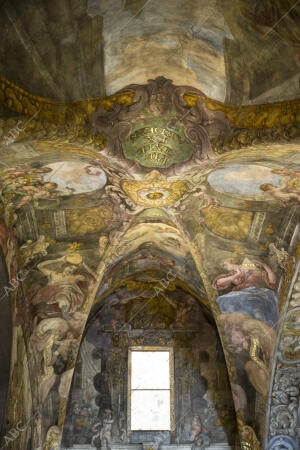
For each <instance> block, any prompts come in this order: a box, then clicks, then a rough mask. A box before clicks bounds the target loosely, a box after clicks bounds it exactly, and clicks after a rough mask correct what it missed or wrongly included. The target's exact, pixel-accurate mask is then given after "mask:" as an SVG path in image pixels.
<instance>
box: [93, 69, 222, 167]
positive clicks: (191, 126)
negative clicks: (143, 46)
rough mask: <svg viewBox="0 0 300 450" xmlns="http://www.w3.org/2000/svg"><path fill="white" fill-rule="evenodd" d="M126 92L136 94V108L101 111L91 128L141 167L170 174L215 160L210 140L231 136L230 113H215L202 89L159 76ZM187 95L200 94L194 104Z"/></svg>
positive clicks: (110, 149)
mask: <svg viewBox="0 0 300 450" xmlns="http://www.w3.org/2000/svg"><path fill="white" fill-rule="evenodd" d="M122 92H124V93H125V92H127V93H128V92H130V93H132V94H133V103H132V104H131V105H129V106H128V105H121V104H118V105H115V107H114V108H113V109H112V110H110V111H107V110H105V109H104V108H103V107H102V106H99V107H98V109H97V111H96V112H95V113H94V114H92V116H91V119H90V123H91V125H92V129H93V131H94V132H95V133H100V134H102V135H104V136H105V137H106V151H108V152H109V153H111V154H113V155H118V156H120V157H125V158H126V159H127V160H132V161H134V162H135V163H137V164H138V165H139V166H140V167H142V168H158V169H165V170H167V169H168V168H170V167H171V166H173V167H177V166H178V165H181V164H183V163H187V162H192V161H193V164H195V162H197V163H201V162H204V161H207V160H211V159H214V153H213V151H212V147H211V143H210V139H211V138H216V137H218V136H220V135H224V134H225V135H226V134H229V133H230V126H229V123H228V120H227V119H226V117H225V114H224V113H223V112H222V111H210V110H209V109H208V108H207V107H206V105H205V102H204V101H203V97H205V95H204V94H203V93H202V92H200V91H198V90H197V89H194V88H191V87H188V86H174V85H173V83H172V81H171V80H168V79H166V78H164V77H157V78H156V79H155V80H149V82H148V84H146V85H134V84H133V85H129V86H126V87H125V88H124V89H122V90H121V91H119V92H118V93H117V94H118V95H120V94H122ZM186 93H194V94H198V95H199V100H198V101H197V102H196V103H195V105H193V106H188V105H187V103H186V101H185V100H184V95H185V94H186ZM200 96H201V98H200ZM185 166H186V164H185Z"/></svg>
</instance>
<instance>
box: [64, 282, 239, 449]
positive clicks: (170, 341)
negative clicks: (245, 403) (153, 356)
mask: <svg viewBox="0 0 300 450" xmlns="http://www.w3.org/2000/svg"><path fill="white" fill-rule="evenodd" d="M132 294H133V293H132V292H127V291H126V289H124V288H122V289H120V290H119V291H116V292H115V293H113V294H111V295H110V296H109V297H107V298H106V299H105V300H103V301H102V302H101V303H100V304H98V305H96V306H95V307H94V309H93V311H92V313H91V314H90V317H89V321H88V324H87V327H86V330H85V336H84V339H83V341H82V344H81V347H80V352H79V357H78V360H77V364H76V368H75V373H74V377H73V382H72V387H71V393H70V397H69V402H68V406H67V420H66V422H65V426H64V433H63V447H62V448H66V449H67V448H74V446H75V448H80V446H87V445H90V446H91V448H96V449H98V448H108V447H110V448H122V447H124V446H125V445H126V447H127V446H128V445H130V446H131V445H132V446H133V447H136V446H137V444H142V443H143V444H145V443H154V444H155V445H157V446H158V445H171V444H177V445H178V444H182V445H188V446H189V447H190V448H191V447H192V446H196V447H197V448H200V449H204V448H207V447H209V446H213V445H214V444H219V445H220V444H224V445H226V444H232V443H233V442H234V440H235V436H236V430H235V413H234V406H233V402H232V396H231V391H230V387H229V384H228V378H227V371H226V365H225V359H224V355H223V351H222V347H221V343H220V340H219V337H218V333H217V330H216V327H215V325H214V323H213V321H212V320H211V317H210V315H209V313H207V311H206V310H205V308H204V307H203V306H202V305H201V303H200V302H199V301H198V300H197V299H195V298H193V297H192V296H191V295H189V294H187V293H186V292H184V291H183V290H181V289H180V288H176V289H175V290H174V291H173V292H168V293H167V294H165V293H162V294H161V295H158V296H155V297H152V298H146V299H145V298H141V297H139V296H138V295H137V296H134V295H132ZM137 348H139V349H145V348H147V349H151V350H152V351H155V350H164V349H165V351H169V349H171V353H170V358H171V359H172V361H171V365H172V370H173V375H172V376H173V381H174V384H173V385H172V389H173V394H172V395H173V396H172V397H171V404H170V415H171V419H170V420H171V425H170V426H168V427H166V428H168V429H166V430H153V431H151V430H149V429H147V430H134V431H133V430H131V427H130V420H129V418H130V416H129V415H130V398H129V397H130V395H128V393H129V392H130V389H128V387H129V386H130V375H131V372H130V365H129V360H128V355H129V352H130V350H132V349H137ZM145 367H146V365H145ZM170 367H171V366H170ZM146 370H147V372H148V373H146V374H145V378H147V380H150V381H151V379H155V376H154V374H153V377H151V376H150V377H149V371H150V372H151V367H150V368H149V367H147V368H146ZM147 382H148V381H147ZM171 384H172V383H171ZM138 388H139V386H138ZM158 405H159V403H158ZM148 408H151V405H149V404H147V402H146V401H144V402H143V404H142V405H140V411H141V414H143V411H145V414H147V409H148ZM148 411H149V410H148ZM149 414H150V413H149ZM149 417H150V415H149ZM147 428H149V427H147ZM82 448H86V447H82ZM88 448H90V447H88ZM212 448H213V447H212ZM218 448H221V447H219V446H218ZM224 448H225V447H224ZM226 448H227V447H226ZM228 448H229V447H228Z"/></svg>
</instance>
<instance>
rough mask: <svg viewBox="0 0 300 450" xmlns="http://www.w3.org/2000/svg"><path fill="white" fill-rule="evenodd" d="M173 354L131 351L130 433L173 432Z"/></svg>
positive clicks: (155, 350) (168, 350)
mask: <svg viewBox="0 0 300 450" xmlns="http://www.w3.org/2000/svg"><path fill="white" fill-rule="evenodd" d="M172 359H173V351H172V348H170V347H157V348H155V347H131V348H130V350H129V405H128V406H129V410H128V412H129V418H130V423H131V427H130V428H131V430H132V431H136V430H144V431H154V430H171V423H172V413H173V412H172V404H173V402H172V396H173V362H172Z"/></svg>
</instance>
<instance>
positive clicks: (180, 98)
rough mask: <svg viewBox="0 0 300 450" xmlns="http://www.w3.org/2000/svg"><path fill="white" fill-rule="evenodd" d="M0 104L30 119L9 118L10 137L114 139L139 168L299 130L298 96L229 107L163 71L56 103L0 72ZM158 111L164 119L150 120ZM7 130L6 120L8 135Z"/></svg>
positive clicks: (269, 139)
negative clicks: (99, 94)
mask: <svg viewBox="0 0 300 450" xmlns="http://www.w3.org/2000/svg"><path fill="white" fill-rule="evenodd" d="M0 103H2V104H3V105H5V106H6V107H8V108H9V109H11V110H13V111H15V112H16V113H18V114H20V115H21V116H25V117H26V116H27V117H30V119H28V122H26V119H24V120H21V121H18V122H16V123H17V124H19V122H21V124H20V129H21V131H20V130H18V133H17V138H16V136H14V139H13V141H16V140H19V138H20V139H23V138H26V137H28V136H30V135H34V136H35V134H36V133H37V134H38V135H41V136H44V135H45V134H46V135H47V136H50V135H51V134H53V137H54V138H57V137H59V138H61V137H62V136H64V135H66V138H65V139H66V140H69V141H72V142H74V141H78V142H84V143H85V144H86V143H88V144H95V145H97V146H99V145H100V146H101V145H103V143H104V142H105V141H106V142H107V145H108V147H109V148H114V149H115V148H116V147H118V146H119V147H120V145H121V142H122V145H123V147H124V148H123V150H124V154H125V157H127V158H129V159H133V160H139V163H140V164H141V165H144V166H146V167H157V168H164V167H168V165H170V164H174V163H176V162H177V163H178V158H179V159H180V156H179V155H180V154H182V153H184V152H185V153H186V155H185V159H186V160H187V159H189V157H190V156H191V155H188V154H189V152H191V144H192V145H193V146H194V148H195V149H196V152H195V155H196V157H198V158H199V155H200V156H201V155H202V156H201V158H203V157H204V158H206V157H209V156H210V157H213V155H214V153H215V154H223V153H226V152H229V151H231V150H236V149H239V148H243V147H247V146H249V145H253V144H256V143H258V142H264V143H271V142H278V141H281V140H283V141H289V140H290V139H294V138H295V137H297V136H299V135H300V126H299V124H300V99H295V100H289V101H283V102H275V103H267V104H261V105H238V106H236V105H229V104H225V103H222V102H219V101H217V100H214V99H211V98H208V97H206V96H205V94H204V93H202V92H201V91H199V90H197V89H194V88H191V87H189V86H174V85H173V84H172V82H171V80H167V79H165V78H164V77H158V78H157V79H155V80H149V83H148V84H146V85H129V86H127V87H125V88H124V89H122V90H121V91H119V92H117V93H116V94H114V95H111V96H108V97H105V98H96V99H87V100H82V101H75V102H69V103H68V102H66V103H63V102H56V101H54V100H51V99H47V98H43V97H39V96H35V95H32V94H30V93H29V92H27V91H25V90H24V89H22V88H21V87H19V86H17V85H16V84H14V83H12V82H11V81H9V80H7V79H6V78H4V77H2V76H0ZM145 108H146V109H147V108H148V113H147V114H146V116H145V117H144V121H145V124H144V127H143V126H139V125H138V124H137V117H138V116H139V113H141V114H142V116H143V111H144V110H145ZM171 112H172V113H171ZM149 113H150V114H152V116H151V117H152V119H151V117H150V114H149ZM159 116H161V119H164V123H162V121H159V120H156V119H157V118H158V117H159ZM153 117H155V118H156V119H155V120H154V121H153ZM150 119H151V120H152V122H151V120H150ZM12 120H14V119H7V121H12ZM29 121H30V122H31V123H30V124H29ZM90 125H91V126H92V128H94V130H93V131H91V126H90ZM57 126H59V127H60V130H59V132H58V130H57V129H56V127H57ZM51 127H52V128H51ZM4 128H6V127H5V126H4ZM12 128H14V126H11V125H8V133H11V129H12ZM151 130H152V131H151ZM43 133H44V135H43ZM186 138H187V140H186ZM7 140H11V137H10V136H8V138H7ZM176 146H177V147H178V152H177V153H178V154H177V153H176V151H175V152H174V150H173V152H172V155H171V156H172V157H170V148H172V149H174V148H175V147H176ZM189 147H190V148H189ZM174 158H175V159H174ZM173 159H174V161H173ZM153 163H155V164H154V165H153ZM149 164H150V166H149Z"/></svg>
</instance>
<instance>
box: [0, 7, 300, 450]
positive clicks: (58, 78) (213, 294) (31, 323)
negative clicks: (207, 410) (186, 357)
mask: <svg viewBox="0 0 300 450" xmlns="http://www.w3.org/2000/svg"><path fill="white" fill-rule="evenodd" d="M0 8H1V15H0V36H1V42H2V46H1V50H0V55H1V57H0V74H1V78H0V135H1V136H0V145H1V150H0V152H1V153H0V169H1V172H0V183H1V203H2V206H1V213H2V220H1V235H0V238H1V248H2V253H1V254H0V256H1V258H2V260H3V265H6V269H3V273H4V272H5V274H4V275H3V277H2V280H1V282H2V291H3V292H4V296H5V295H6V296H7V292H9V295H10V296H11V297H10V298H11V302H10V303H9V302H8V301H5V302H3V315H2V316H1V323H2V328H3V330H4V331H2V332H1V333H2V336H3V339H5V340H6V342H7V343H8V345H7V347H6V348H5V351H4V352H3V355H2V356H3V360H5V361H6V362H5V369H4V372H5V374H6V375H5V374H4V375H3V383H2V384H3V386H4V388H3V389H2V390H3V394H2V398H3V404H4V403H6V406H7V409H6V412H7V417H8V420H9V422H8V423H9V425H7V426H6V428H5V430H6V432H7V430H9V427H12V426H13V424H14V423H17V422H18V421H20V420H23V419H24V420H25V419H27V420H28V419H29V418H30V417H32V414H33V413H34V414H37V416H36V419H35V420H37V425H36V428H38V429H39V432H38V433H36V434H34V432H32V435H31V438H30V431H29V430H27V431H26V433H23V434H22V435H20V437H19V438H18V439H19V440H18V439H17V440H16V441H14V442H11V444H10V445H11V448H12V449H17V448H25V444H26V445H27V443H28V442H29V439H32V445H35V447H34V446H32V447H30V448H36V447H38V446H41V445H44V443H45V445H48V447H47V446H46V447H44V448H52V447H51V446H50V444H51V442H52V441H53V442H59V440H60V438H61V434H62V428H63V424H64V419H65V413H66V403H67V398H68V393H69V388H70V383H71V379H72V375H73V371H74V367H75V363H76V355H77V354H75V357H74V351H73V350H72V352H71V353H70V355H71V356H70V355H69V357H67V358H65V359H64V363H63V367H64V369H63V370H62V371H60V372H58V371H57V368H56V366H55V362H56V361H54V360H55V358H57V353H59V351H58V350H57V352H56V353H54V348H56V347H55V345H57V346H58V348H59V345H58V344H57V342H58V343H62V342H64V343H65V344H64V345H67V339H69V340H70V335H71V336H72V339H73V341H76V343H77V345H79V344H80V342H81V339H82V336H83V334H84V332H85V325H86V322H87V320H88V317H89V315H90V314H92V315H93V314H95V311H98V307H99V306H98V305H99V304H101V302H102V301H106V302H107V303H109V301H108V300H107V299H111V300H110V301H111V304H112V305H115V304H118V302H120V304H125V303H127V302H128V301H134V300H136V301H139V302H143V301H145V302H148V301H152V300H153V298H156V297H157V296H159V299H161V301H163V300H164V298H165V300H166V301H167V302H170V304H173V306H174V302H173V303H172V296H173V295H175V296H176V295H177V293H178V292H181V291H180V289H181V290H182V292H185V294H184V295H190V296H192V297H193V298H194V299H197V300H198V301H199V303H200V305H201V308H202V312H203V314H204V315H205V317H206V320H207V321H208V323H209V324H213V326H214V327H216V326H217V327H218V330H219V333H220V335H221V339H222V342H223V350H224V353H225V357H226V361H227V369H228V373H229V378H230V381H231V384H232V389H233V391H234V387H233V386H237V385H238V386H240V385H242V381H241V380H240V379H239V374H237V373H235V371H236V370H237V371H238V369H237V367H238V364H237V363H236V360H235V359H234V358H236V354H235V355H233V354H232V353H230V352H232V350H230V348H231V347H230V346H228V347H227V344H226V342H227V341H226V339H228V329H227V328H228V327H229V325H227V328H226V323H224V321H225V319H226V321H227V322H228V324H230V323H231V322H230V320H231V319H232V327H234V326H236V324H235V325H234V324H233V318H235V319H236V320H237V319H241V320H242V319H243V318H244V319H245V317H246V316H247V317H246V319H245V320H244V322H243V324H244V325H243V326H244V328H243V332H244V333H245V335H247V338H248V339H249V340H250V341H251V344H249V345H250V350H249V352H250V353H251V352H252V353H251V358H252V359H251V361H250V362H251V363H252V364H253V361H255V358H256V364H257V359H259V358H262V359H264V362H263V363H262V361H260V360H259V363H260V365H259V363H258V366H257V367H260V368H261V367H262V366H263V369H262V370H263V371H264V372H263V375H261V374H259V375H258V378H257V379H256V380H253V377H254V375H253V373H252V372H251V374H252V375H249V374H248V377H249V379H250V385H251V383H252V387H251V389H253V386H254V389H255V392H256V394H255V395H256V396H257V397H256V402H257V404H258V403H259V404H260V407H259V408H258V407H257V410H256V411H255V412H254V413H253V414H252V416H251V414H250V413H249V411H248V412H247V414H248V413H249V417H250V416H251V417H250V418H249V417H248V416H247V415H246V414H245V411H242V412H241V410H242V409H243V408H244V409H245V410H246V409H247V408H246V407H245V405H244V406H243V408H242V407H241V408H240V409H241V410H239V408H238V407H237V404H238V402H237V400H236V398H235V406H236V412H237V417H238V428H239V433H240V439H241V445H242V448H243V449H248V448H255V449H258V448H260V446H263V445H264V443H265V445H266V447H265V448H266V449H267V448H268V449H270V450H273V448H276V445H277V442H278V441H276V438H277V435H278V436H287V438H286V439H287V440H286V442H287V443H289V441H288V440H289V439H292V441H291V442H292V444H290V445H295V444H294V442H296V441H295V439H296V437H295V433H297V426H298V425H299V424H297V422H295V421H294V422H292V419H291V423H290V426H289V430H292V431H289V433H285V432H284V430H282V429H281V428H280V425H278V429H276V427H275V428H274V429H271V425H270V426H269V422H268V421H270V423H271V419H270V417H271V418H273V416H274V417H275V419H276V420H277V421H278V423H279V422H280V417H281V416H280V417H279V415H278V414H279V413H278V409H276V408H275V406H276V401H275V406H274V408H275V409H274V411H273V410H270V409H269V410H268V411H269V412H268V413H267V412H266V409H265V406H266V402H267V396H268V392H269V391H270V392H269V402H270V405H271V400H270V399H272V398H274V396H273V397H272V383H273V381H274V379H275V381H276V378H274V377H275V375H276V374H277V371H279V365H280V364H283V362H282V361H283V360H284V362H286V360H285V359H284V358H285V356H284V357H283V356H282V355H285V354H284V352H285V351H287V352H290V353H288V354H292V356H290V361H289V362H288V367H289V368H295V367H296V366H297V365H298V366H299V354H298V353H297V346H296V350H295V348H294V347H295V345H296V344H295V342H296V341H295V339H296V340H297V339H299V334H297V333H298V331H299V328H297V325H296V331H295V332H291V331H286V330H289V328H288V325H284V326H282V327H281V328H280V327H277V322H278V321H279V324H281V322H282V323H285V321H286V320H290V319H288V317H290V316H292V314H294V313H293V312H291V311H293V309H291V308H292V307H293V308H296V310H297V311H298V309H297V308H299V303H297V302H298V300H297V299H298V297H299V294H298V297H297V282H296V274H297V269H298V265H299V264H298V256H299V204H300V182H299V173H300V169H299V164H300V157H299V122H300V117H299V111H300V108H299V105H300V103H299V102H300V101H299V99H298V97H299V67H300V38H299V26H298V25H299V14H300V5H299V4H298V2H297V3H293V2H292V1H289V0H288V1H283V0H276V1H273V2H270V1H264V2H260V1H257V2H250V1H246V0H234V1H229V0H222V1H221V0H220V1H211V2H205V1H202V0H199V1H197V2H195V1H192V0H190V1H181V0H176V1H172V2H163V3H162V2H158V0H148V1H144V0H126V1H122V2H121V1H118V0H113V1H106V0H103V1H99V0H72V1H71V2H70V1H61V0H54V1H53V2H46V1H43V0H26V1H18V0H13V1H5V0H4V1H2V3H1V5H0ZM287 30H288V32H287ZM228 259H230V260H231V263H233V260H234V261H235V262H234V263H235V264H236V267H243V269H244V271H246V273H247V270H248V269H249V267H250V268H251V270H256V269H257V264H258V265H259V264H260V265H259V267H260V270H261V271H262V272H263V271H264V270H265V273H271V272H272V273H273V274H274V276H275V277H276V283H275V284H274V282H273V283H271V282H270V281H269V284H268V285H267V284H265V285H263V286H264V288H265V287H268V288H270V287H271V288H272V289H265V290H272V292H273V291H274V292H275V294H274V295H276V296H277V297H276V298H277V300H276V301H277V307H278V312H279V315H278V316H276V314H278V312H277V313H275V312H274V315H272V314H273V313H272V312H270V311H271V310H270V311H268V312H266V311H267V309H268V308H266V306H263V307H261V306H259V305H260V303H259V301H258V300H257V303H256V308H253V307H251V308H250V309H251V312H249V311H248V312H245V310H243V311H242V312H243V314H244V315H243V317H242V314H240V313H241V310H235V309H232V310H230V308H229V310H228V309H227V310H226V308H225V310H221V311H220V304H219V303H218V301H217V300H216V298H217V296H218V292H217V291H218V289H217V288H216V286H217V285H216V283H215V281H214V280H215V279H216V277H217V276H218V275H219V274H220V273H221V272H224V268H222V264H223V262H224V261H226V260H227V261H228ZM255 264H256V266H255ZM247 265H248V269H247ZM265 267H267V269H263V268H265ZM269 269H270V271H271V272H268V270H269ZM231 270H233V271H234V270H242V269H241V268H240V269H233V268H231ZM24 273H25V274H26V275H24ZM20 274H21V275H20ZM230 274H231V272H229V273H228V274H227V275H228V276H230ZM223 275H224V274H223ZM231 275H232V274H231ZM264 276H265V277H266V275H264ZM7 277H9V279H10V280H16V279H17V282H16V281H15V282H14V283H15V284H14V285H13V287H11V285H8V284H7V283H8V282H7V279H6V278H7ZM64 283H65V284H64ZM63 285H64V286H63ZM275 285H276V287H275ZM7 286H9V289H8V288H7ZM14 286H15V287H16V289H15V288H14ZM66 286H67V287H66ZM263 286H262V285H260V286H259V288H262V287H263ZM289 286H291V290H290V292H289ZM293 286H294V289H296V291H295V292H294V294H293V295H296V297H295V296H294V297H292V287H293ZM248 287H249V286H248ZM250 287H252V285H250ZM256 287H257V286H256ZM236 290H238V289H236ZM221 291H222V290H221ZM62 292H63V294H62ZM174 292H176V294H173V293H174ZM288 292H289V294H288ZM235 294H236V293H235ZM62 296H64V297H65V298H66V299H67V300H64V299H62V298H61V297H62ZM3 298H4V297H3ZM174 298H175V297H174ZM219 298H221V297H219ZM293 298H294V299H296V300H293ZM290 299H292V300H291V302H293V301H294V305H292V306H289V301H290ZM267 300H268V301H269V300H270V302H271V303H272V302H273V300H274V299H273V297H272V299H271V298H270V299H269V298H268V299H267ZM267 300H266V301H267ZM176 301H177V300H176ZM274 301H275V300H274ZM64 302H65V303H66V302H67V306H66V304H64ZM122 302H123V303H122ZM69 303H70V304H69ZM175 303H176V302H175ZM273 303H274V302H273ZM291 304H292V303H291ZM70 305H71V306H70ZM66 308H67V313H66ZM232 308H233V306H232ZM245 308H246V307H245ZM297 311H296V312H297ZM287 312H288V314H289V315H287V316H286V313H287ZM228 313H232V315H231V316H230V317H229V314H228ZM235 314H237V316H235ZM239 314H240V316H239ZM9 315H12V317H13V323H12V327H10V326H7V317H8V316H9ZM249 315H250V317H251V320H252V322H251V320H250V319H249V317H248V316H249ZM286 317H287V319H286ZM295 317H296V316H295ZM297 317H298V316H297ZM275 319H276V320H275ZM47 321H48V322H47ZM295 321H297V320H296V319H295ZM259 324H260V325H259ZM119 325H120V326H122V324H119ZM47 327H49V328H47ZM276 327H277V328H276ZM226 330H227V331H226ZM258 330H259V331H258ZM274 330H275V331H274ZM284 330H285V331H284ZM226 333H227V334H226ZM280 333H282V334H283V336H284V333H286V334H287V335H288V336H294V341H293V345H294V344H295V345H294V347H293V345H292V344H291V343H290V342H289V343H288V344H287V347H284V346H282V347H280V345H281V344H280V343H279V344H278V347H277V348H278V349H280V352H281V354H280V356H278V359H276V358H275V356H274V357H272V353H273V352H274V348H275V343H276V337H277V335H280ZM223 335H224V336H223ZM266 335H268V336H269V340H268V339H267V338H265V337H264V336H266ZM49 336H50V337H49ZM250 336H252V338H253V339H254V338H256V339H257V342H260V344H259V345H261V350H260V352H261V353H263V354H264V356H263V357H262V356H261V353H259V351H258V350H257V355H258V356H257V355H256V354H255V350H254V345H256V347H255V348H260V347H257V345H258V344H257V343H256V344H255V342H254V340H253V339H252V340H251V339H250ZM295 336H296V338H295ZM11 337H12V339H10V338H11ZM51 339H53V340H52V341H51ZM55 339H56V344H54V341H55ZM9 341H11V342H9ZM287 341H288V339H287ZM39 342H40V343H39ZM68 342H69V341H68ZM28 348H30V349H31V353H32V355H33V356H30V352H28ZM291 348H292V350H293V351H292V350H291ZM287 349H288V350H287ZM10 351H12V359H11V365H10V364H9V361H8V360H9V353H10ZM52 351H53V354H52V353H51V352H52ZM278 351H279V350H278ZM47 352H48V353H47ZM49 352H50V353H49ZM293 352H294V353H293ZM55 355H56V356H55ZM253 355H254V356H253ZM259 355H260V356H259ZM47 358H48V359H47ZM280 358H281V359H280ZM286 359H288V356H286ZM53 361H54V362H53ZM293 364H294V365H293ZM265 366H266V367H265ZM298 366H297V367H298ZM247 367H248V366H247ZM257 367H255V370H254V372H255V371H256V370H257V371H259V369H258V368H257ZM280 367H281V366H280ZM249 370H250V369H249ZM9 373H10V380H11V381H10V391H9V395H8V393H7V385H8V381H9ZM249 373H250V372H249ZM257 373H259V372H257ZM266 373H267V378H266ZM272 373H273V375H272V376H273V378H272V377H271V374H272ZM278 373H279V372H278ZM259 376H261V377H262V378H260V379H259ZM278 376H279V375H278ZM33 378H34V379H36V380H37V381H38V383H37V386H34V385H33V384H32V379H33ZM262 379H263V381H261V380H262ZM265 380H267V381H265ZM266 383H267V384H268V386H267V388H266ZM294 383H295V386H296V384H297V383H298V380H296V381H295V382H294ZM241 389H242V388H241ZM242 390H243V389H242ZM234 392H235V391H234ZM239 392H241V391H239ZM234 395H236V392H235V393H234V394H233V397H234ZM274 395H275V394H274ZM8 397H9V399H8V400H7V398H8ZM271 406H272V405H271ZM295 408H296V406H295V405H294V409H295ZM46 410H47V411H46ZM46 412H47V414H46ZM272 414H273V416H272ZM276 414H277V415H276ZM45 417H46V418H45ZM246 417H247V419H246ZM265 417H267V419H266V423H265V422H264V418H265ZM275 419H274V420H275ZM274 420H273V422H272V423H273V424H274ZM264 427H265V428H264ZM278 430H279V431H278ZM272 439H273V443H272ZM274 439H275V440H274ZM258 442H260V443H258ZM270 442H271V443H270ZM20 445H21V447H20ZM53 445H54V444H53ZM247 445H250V447H249V446H248V447H247ZM22 446H23V447H22ZM251 446H252V447H251ZM267 446H269V447H267ZM272 446H273V447H272ZM53 448H54V447H53ZM291 448H292V449H293V450H294V449H296V446H295V447H291Z"/></svg>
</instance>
